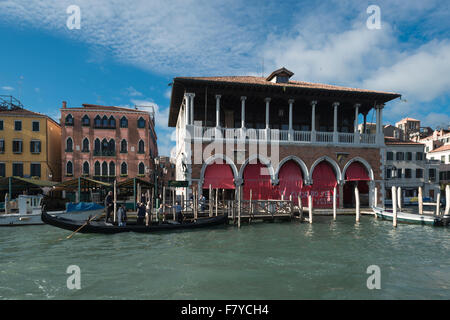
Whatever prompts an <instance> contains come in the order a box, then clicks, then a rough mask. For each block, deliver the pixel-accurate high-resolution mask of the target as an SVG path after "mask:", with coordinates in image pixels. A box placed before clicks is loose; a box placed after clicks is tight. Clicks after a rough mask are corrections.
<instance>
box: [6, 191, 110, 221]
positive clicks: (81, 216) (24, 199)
mask: <svg viewBox="0 0 450 320" xmlns="http://www.w3.org/2000/svg"><path fill="white" fill-rule="evenodd" d="M42 199H43V196H42V195H37V196H36V195H33V196H31V195H19V197H18V199H17V202H18V209H19V210H18V212H16V213H8V214H6V213H3V214H0V226H20V225H38V224H44V222H43V221H42V220H41V213H42V208H41V206H42ZM94 208H95V209H93V210H85V209H83V210H80V211H77V210H62V211H49V212H47V213H48V214H50V215H52V216H58V217H64V218H67V219H71V220H76V221H84V220H87V219H88V218H89V217H90V216H91V217H93V216H95V215H97V214H98V215H101V214H102V213H103V212H104V208H103V207H94Z"/></svg>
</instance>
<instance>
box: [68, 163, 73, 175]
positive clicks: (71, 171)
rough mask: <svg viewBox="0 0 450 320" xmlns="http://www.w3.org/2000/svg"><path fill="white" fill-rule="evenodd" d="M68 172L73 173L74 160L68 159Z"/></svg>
mask: <svg viewBox="0 0 450 320" xmlns="http://www.w3.org/2000/svg"><path fill="white" fill-rule="evenodd" d="M66 174H67V175H73V163H72V161H67V164H66Z"/></svg>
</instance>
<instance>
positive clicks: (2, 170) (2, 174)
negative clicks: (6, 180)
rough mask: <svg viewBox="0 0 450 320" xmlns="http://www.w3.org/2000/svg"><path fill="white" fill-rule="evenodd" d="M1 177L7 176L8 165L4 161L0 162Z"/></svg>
mask: <svg viewBox="0 0 450 320" xmlns="http://www.w3.org/2000/svg"><path fill="white" fill-rule="evenodd" d="M0 177H6V166H5V164H4V163H0Z"/></svg>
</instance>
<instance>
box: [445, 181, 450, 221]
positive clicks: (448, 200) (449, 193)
mask: <svg viewBox="0 0 450 320" xmlns="http://www.w3.org/2000/svg"><path fill="white" fill-rule="evenodd" d="M448 214H450V185H446V186H445V211H444V215H445V216H446V215H448Z"/></svg>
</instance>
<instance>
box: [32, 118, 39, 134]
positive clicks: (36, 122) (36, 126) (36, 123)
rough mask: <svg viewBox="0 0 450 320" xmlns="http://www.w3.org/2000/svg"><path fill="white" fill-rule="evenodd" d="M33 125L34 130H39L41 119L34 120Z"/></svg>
mask: <svg viewBox="0 0 450 320" xmlns="http://www.w3.org/2000/svg"><path fill="white" fill-rule="evenodd" d="M32 127H33V131H35V132H37V131H39V121H33V122H32Z"/></svg>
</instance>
